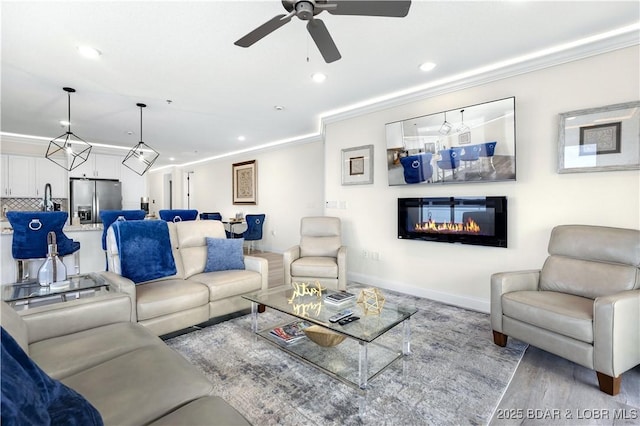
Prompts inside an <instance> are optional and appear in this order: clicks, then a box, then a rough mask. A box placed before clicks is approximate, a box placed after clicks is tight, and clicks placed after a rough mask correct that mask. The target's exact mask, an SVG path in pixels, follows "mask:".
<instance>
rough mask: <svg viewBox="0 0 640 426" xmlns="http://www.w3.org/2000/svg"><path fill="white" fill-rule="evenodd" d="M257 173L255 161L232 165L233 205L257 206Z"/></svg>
mask: <svg viewBox="0 0 640 426" xmlns="http://www.w3.org/2000/svg"><path fill="white" fill-rule="evenodd" d="M257 171H258V170H257V163H256V160H251V161H244V162H242V163H234V164H233V166H232V173H233V188H232V191H233V204H245V205H250V204H258V186H257Z"/></svg>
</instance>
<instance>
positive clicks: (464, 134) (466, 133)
mask: <svg viewBox="0 0 640 426" xmlns="http://www.w3.org/2000/svg"><path fill="white" fill-rule="evenodd" d="M460 116H461V117H462V119H461V120H460V127H458V129H457V132H458V143H459V144H461V145H464V144H468V143H471V129H469V126H467V125H466V124H464V110H463V109H461V110H460Z"/></svg>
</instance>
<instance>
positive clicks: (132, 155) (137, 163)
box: [122, 104, 160, 176]
mask: <svg viewBox="0 0 640 426" xmlns="http://www.w3.org/2000/svg"><path fill="white" fill-rule="evenodd" d="M136 106H139V107H140V142H138V144H137V145H136V146H134V147H133V148H131V151H129V153H128V154H127V156H126V157H124V160H122V164H124V165H125V166H127V167H128V168H130V169H131V170H133V171H134V172H136V173H137V174H139V175H140V176H142V175H143V174H144V173H145V172H146V171H147V170H149V168H150V167H151V166H153V163H155V161H156V160H157V159H158V157H159V156H160V154H159V153H158V151H156V150H155V149H153V148H151V147H150V146H149V145H147V144H146V143H144V142H142V108H145V107H146V105H145V104H136Z"/></svg>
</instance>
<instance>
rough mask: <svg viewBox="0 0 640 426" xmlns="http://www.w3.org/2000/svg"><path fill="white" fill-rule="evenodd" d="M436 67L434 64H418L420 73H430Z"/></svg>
mask: <svg viewBox="0 0 640 426" xmlns="http://www.w3.org/2000/svg"><path fill="white" fill-rule="evenodd" d="M435 67H436V64H434V63H433V62H424V63H422V64H420V71H431V70H432V69H434V68H435Z"/></svg>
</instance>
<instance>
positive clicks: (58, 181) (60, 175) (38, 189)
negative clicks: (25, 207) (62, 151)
mask: <svg viewBox="0 0 640 426" xmlns="http://www.w3.org/2000/svg"><path fill="white" fill-rule="evenodd" d="M47 183H49V184H51V196H52V198H67V194H68V193H69V180H68V179H67V171H66V170H65V169H63V168H62V167H60V166H59V165H57V164H56V163H54V162H53V161H50V160H48V159H46V158H39V157H36V158H35V196H36V197H38V198H42V197H44V187H45V185H46V184H47Z"/></svg>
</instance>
